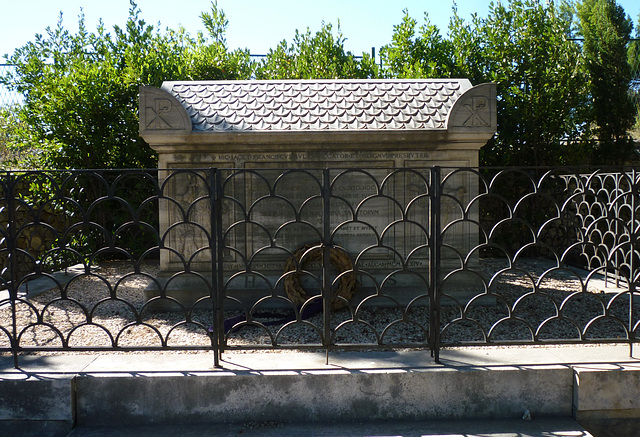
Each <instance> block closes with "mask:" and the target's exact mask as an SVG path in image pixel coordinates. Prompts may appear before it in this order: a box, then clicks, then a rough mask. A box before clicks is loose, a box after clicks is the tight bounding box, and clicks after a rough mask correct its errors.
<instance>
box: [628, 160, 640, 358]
mask: <svg viewBox="0 0 640 437" xmlns="http://www.w3.org/2000/svg"><path fill="white" fill-rule="evenodd" d="M638 195H640V192H639V190H638V174H637V173H636V171H635V170H631V217H630V226H629V231H630V235H629V240H630V241H629V244H630V246H631V247H630V249H631V256H630V258H629V356H630V357H633V343H634V341H635V340H636V339H635V333H634V331H633V328H634V325H635V320H634V317H633V307H634V304H635V294H636V280H637V275H638V272H637V271H636V270H637V268H638V267H637V265H638V263H637V262H636V256H637V255H638V226H637V224H636V220H637V215H636V208H637V206H638V205H637V202H636V197H637V196H638Z"/></svg>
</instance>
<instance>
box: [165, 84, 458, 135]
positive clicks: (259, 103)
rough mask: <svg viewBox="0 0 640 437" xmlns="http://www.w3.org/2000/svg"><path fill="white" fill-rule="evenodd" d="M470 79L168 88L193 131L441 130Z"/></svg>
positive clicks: (166, 87)
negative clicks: (184, 110) (181, 107)
mask: <svg viewBox="0 0 640 437" xmlns="http://www.w3.org/2000/svg"><path fill="white" fill-rule="evenodd" d="M470 88H471V83H470V82H469V81H468V80H467V79H434V80H431V79H429V80H419V79H411V80H313V81H305V80H285V81H211V82H165V83H163V85H162V89H163V90H165V91H167V92H169V93H170V94H172V95H173V96H174V97H176V99H177V100H178V101H179V102H180V103H181V104H182V106H183V107H184V108H185V109H186V111H187V114H188V115H189V117H190V118H191V122H192V128H193V131H201V132H233V131H240V132H247V131H275V132H278V131H281V132H286V131H325V130H332V131H336V130H338V131H361V130H398V129H400V130H401V129H406V130H440V129H443V130H444V129H446V120H447V116H448V115H449V112H450V110H451V108H452V107H453V104H454V103H455V101H456V100H457V99H458V98H459V97H460V96H461V95H462V94H463V93H464V92H465V91H467V90H468V89H470Z"/></svg>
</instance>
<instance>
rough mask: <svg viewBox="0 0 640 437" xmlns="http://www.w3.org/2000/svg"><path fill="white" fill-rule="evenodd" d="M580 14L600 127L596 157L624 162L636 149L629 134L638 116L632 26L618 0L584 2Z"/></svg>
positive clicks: (594, 104) (597, 121) (593, 107)
mask: <svg viewBox="0 0 640 437" xmlns="http://www.w3.org/2000/svg"><path fill="white" fill-rule="evenodd" d="M577 11H578V17H579V19H580V33H581V34H582V36H583V37H584V47H583V50H584V58H585V63H586V69H587V71H588V73H589V93H590V96H591V98H592V100H593V104H592V111H593V119H594V120H595V124H596V125H597V127H596V136H597V138H598V140H599V141H598V147H597V149H596V152H597V157H598V160H599V161H600V162H613V163H623V162H625V161H626V160H627V159H629V157H630V156H631V152H632V150H633V142H632V141H631V139H630V138H629V135H628V131H629V129H630V128H631V127H632V126H633V123H634V121H635V116H636V109H635V106H634V104H633V101H632V99H631V96H630V93H629V86H630V83H631V67H630V65H629V62H628V55H629V53H628V48H627V46H628V43H629V39H630V37H631V31H632V29H633V25H632V22H631V19H630V18H629V17H628V16H627V15H626V14H625V12H624V9H622V7H620V6H619V5H618V4H617V3H616V2H615V0H583V1H582V3H580V4H578V6H577Z"/></svg>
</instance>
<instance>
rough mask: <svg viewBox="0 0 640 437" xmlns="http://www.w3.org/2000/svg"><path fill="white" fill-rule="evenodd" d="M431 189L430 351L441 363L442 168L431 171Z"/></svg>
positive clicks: (435, 167) (434, 168) (429, 218)
mask: <svg viewBox="0 0 640 437" xmlns="http://www.w3.org/2000/svg"><path fill="white" fill-rule="evenodd" d="M430 170H431V171H430V176H431V178H430V179H431V187H430V189H429V200H430V203H431V208H429V212H430V214H429V217H428V220H429V349H431V356H432V357H434V359H435V362H436V363H439V362H440V291H439V290H438V284H439V277H440V246H441V243H442V237H441V235H440V233H441V227H440V202H441V200H442V199H441V196H440V177H441V170H440V167H438V166H434V167H432V168H431V169H430Z"/></svg>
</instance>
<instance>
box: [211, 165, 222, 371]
mask: <svg viewBox="0 0 640 437" xmlns="http://www.w3.org/2000/svg"><path fill="white" fill-rule="evenodd" d="M208 179H209V201H210V204H211V208H210V209H211V215H210V221H211V226H210V229H211V231H210V232H211V235H210V239H211V243H210V248H211V290H210V291H209V293H210V297H211V303H212V308H211V309H212V319H213V332H212V336H213V351H214V359H213V365H214V367H220V360H221V358H222V345H223V344H224V311H223V304H224V301H223V293H222V289H223V273H224V272H223V259H222V253H223V241H222V205H221V203H222V183H221V181H220V179H221V178H220V173H219V170H218V169H215V168H210V169H209V178H208Z"/></svg>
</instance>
